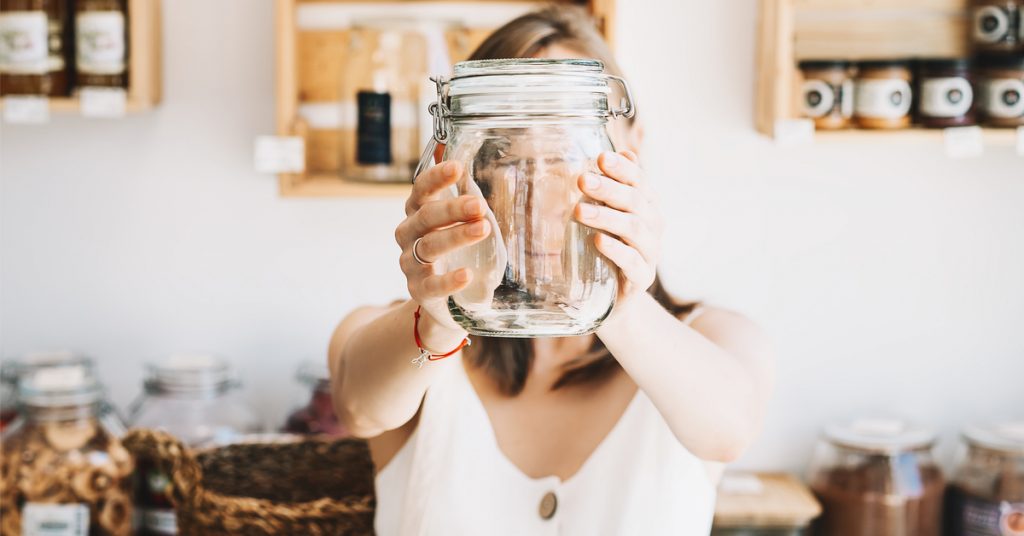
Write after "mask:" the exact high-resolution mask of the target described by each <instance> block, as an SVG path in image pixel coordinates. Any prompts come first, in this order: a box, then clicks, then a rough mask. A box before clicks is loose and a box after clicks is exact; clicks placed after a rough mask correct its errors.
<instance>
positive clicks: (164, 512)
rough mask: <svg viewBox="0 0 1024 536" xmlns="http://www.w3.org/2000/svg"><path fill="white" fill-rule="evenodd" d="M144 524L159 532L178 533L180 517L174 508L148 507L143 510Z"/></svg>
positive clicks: (147, 527)
mask: <svg viewBox="0 0 1024 536" xmlns="http://www.w3.org/2000/svg"><path fill="white" fill-rule="evenodd" d="M142 526H143V527H145V528H146V529H148V530H150V531H153V532H156V533H158V534H177V533H178V519H177V518H176V517H175V516H174V510H170V509H163V508H147V509H145V510H142Z"/></svg>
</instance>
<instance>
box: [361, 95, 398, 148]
mask: <svg viewBox="0 0 1024 536" xmlns="http://www.w3.org/2000/svg"><path fill="white" fill-rule="evenodd" d="M356 106H357V107H358V113H357V123H356V137H357V140H356V160H357V161H358V162H359V163H360V164H369V165H372V164H390V163H391V94H390V93H374V92H371V91H360V92H359V93H358V94H357V95H356Z"/></svg>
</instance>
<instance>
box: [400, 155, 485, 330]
mask: <svg viewBox="0 0 1024 536" xmlns="http://www.w3.org/2000/svg"><path fill="white" fill-rule="evenodd" d="M462 171H463V170H462V164H460V163H459V162H444V163H442V164H439V165H437V166H434V167H432V168H430V169H428V170H427V171H424V172H423V173H421V174H420V176H419V177H417V178H416V182H415V183H413V187H412V193H411V194H410V195H409V199H408V200H407V201H406V203H405V214H406V218H405V220H404V221H402V223H400V224H399V225H398V228H397V229H395V240H396V241H397V242H398V245H399V246H400V247H401V248H402V255H401V257H400V259H399V262H400V265H401V267H402V272H403V273H404V274H405V278H406V281H407V282H408V287H409V294H410V295H411V296H412V299H413V300H415V301H416V302H417V303H418V304H419V305H420V306H421V307H422V310H423V312H424V313H426V315H427V316H428V317H430V319H431V320H433V321H434V323H435V324H436V325H439V326H443V327H445V328H448V329H449V330H451V331H458V332H459V333H460V336H464V335H465V331H463V330H462V328H461V327H460V326H459V325H458V324H456V323H455V321H453V320H452V318H451V315H450V314H449V313H448V306H447V305H446V302H447V300H448V296H450V295H452V294H454V293H456V292H459V291H460V290H462V289H464V288H466V286H467V285H469V283H470V280H471V279H472V277H473V274H472V272H471V271H470V270H468V269H466V268H461V269H459V270H455V271H452V272H445V271H444V268H443V266H442V265H440V264H436V263H437V262H438V261H439V260H441V259H442V258H444V256H445V255H447V254H449V253H451V252H453V251H456V250H458V249H460V248H463V247H466V246H469V245H471V244H475V243H477V242H480V241H481V240H483V239H484V238H486V237H487V235H488V234H489V233H490V232H491V225H490V222H488V221H487V219H486V217H485V216H486V211H487V207H486V204H485V202H484V200H483V199H481V198H480V197H478V196H472V195H464V196H461V197H458V198H455V199H446V200H441V199H440V195H439V194H440V192H441V191H443V190H444V189H445V188H448V187H449V186H451V185H452V184H454V183H455V181H457V180H458V178H459V176H460V175H461V174H462ZM414 247H415V248H416V255H415V256H414V255H413V248H414ZM416 256H418V257H419V258H420V259H421V260H422V261H423V262H425V263H427V264H421V263H420V262H418V261H417V260H416ZM425 331H426V330H425ZM447 338H449V337H446V338H445V339H447ZM430 339H431V337H429V336H428V335H427V334H426V333H424V340H425V341H426V343H427V346H428V347H429V346H430ZM435 340H440V339H435ZM432 349H433V350H440V348H432Z"/></svg>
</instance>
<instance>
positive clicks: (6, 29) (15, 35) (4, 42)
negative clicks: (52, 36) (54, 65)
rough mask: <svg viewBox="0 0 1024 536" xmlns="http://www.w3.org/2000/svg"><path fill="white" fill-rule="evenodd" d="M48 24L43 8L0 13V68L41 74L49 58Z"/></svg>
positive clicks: (10, 71)
mask: <svg viewBox="0 0 1024 536" xmlns="http://www.w3.org/2000/svg"><path fill="white" fill-rule="evenodd" d="M48 37H49V28H48V25H47V22H46V13H44V12H42V11H9V12H6V13H2V14H0V72H2V73H7V74H43V73H45V72H46V71H47V63H48V58H49V45H48V40H49V39H48Z"/></svg>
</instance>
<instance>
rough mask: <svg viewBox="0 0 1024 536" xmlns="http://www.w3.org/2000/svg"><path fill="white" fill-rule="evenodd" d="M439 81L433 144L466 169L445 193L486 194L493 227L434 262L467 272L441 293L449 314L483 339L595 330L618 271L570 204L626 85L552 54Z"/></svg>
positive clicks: (626, 104) (461, 67)
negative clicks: (465, 280)
mask: <svg viewBox="0 0 1024 536" xmlns="http://www.w3.org/2000/svg"><path fill="white" fill-rule="evenodd" d="M436 81H437V97H438V102H437V103H436V104H432V105H431V110H432V113H434V114H435V132H434V138H433V141H436V142H437V143H442V144H444V145H445V151H444V157H443V159H444V160H453V161H459V162H462V164H463V166H464V170H465V172H464V174H463V176H462V177H461V178H459V180H458V182H457V183H456V185H455V186H454V187H453V189H452V191H450V192H449V193H450V194H452V195H474V196H479V197H481V198H483V199H484V201H485V202H486V205H487V215H486V217H487V219H488V220H489V222H490V224H491V234H490V236H488V237H487V238H485V239H484V240H483V241H481V242H478V243H477V244H474V245H472V246H470V247H467V248H463V249H460V250H459V251H457V252H455V253H453V254H451V255H449V256H448V257H447V258H446V259H442V261H441V263H442V265H446V266H447V269H448V270H455V269H459V268H469V269H470V270H471V271H472V273H473V276H472V280H471V281H470V283H469V286H468V287H466V288H465V289H464V290H462V291H460V292H458V293H456V294H455V295H453V296H451V297H450V298H449V300H448V308H449V310H450V311H451V314H452V317H453V318H454V319H455V321H456V322H458V323H459V324H461V325H462V326H463V327H464V328H465V329H466V330H467V331H469V333H471V334H474V335H482V336H499V337H538V336H569V335H581V334H585V333H590V332H592V331H594V330H595V329H597V327H598V326H599V325H600V324H601V322H602V321H603V320H604V319H605V318H606V317H607V316H608V314H609V313H610V312H611V309H612V305H613V304H614V302H615V297H616V291H617V278H618V270H617V268H616V267H615V266H614V265H613V264H611V263H610V262H609V261H608V260H607V259H605V258H604V257H603V256H602V255H600V254H599V253H598V251H597V248H596V246H595V244H594V239H595V237H596V236H597V234H598V232H597V231H595V230H594V229H592V228H590V227H587V226H584V225H582V224H580V223H578V222H576V221H575V220H574V219H573V212H574V209H575V207H576V205H577V204H578V203H579V202H580V201H583V200H584V197H583V194H582V192H581V191H580V189H579V187H578V185H577V184H578V180H579V178H580V176H581V175H582V174H583V173H587V172H590V173H600V171H599V169H598V166H597V157H598V155H600V153H601V152H603V151H611V150H613V147H612V143H611V141H610V139H609V137H608V133H607V130H606V124H607V122H608V120H609V119H610V118H616V117H632V116H633V113H634V106H633V102H632V98H631V96H630V95H629V90H628V88H627V86H626V82H625V81H624V80H623V79H621V78H619V77H616V76H611V75H607V74H605V73H604V65H603V64H602V63H601V62H600V61H596V60H550V59H505V60H482V61H467V62H461V63H458V64H457V65H456V66H455V73H454V76H453V77H452V78H451V79H450V80H449V79H443V78H438V79H436ZM612 82H617V83H618V84H620V85H621V86H622V88H623V91H624V95H625V96H624V97H623V98H622V101H623V102H622V105H621V107H619V108H612V107H610V106H609V97H610V95H611V93H612V87H611V83H612ZM433 150H434V149H433V143H431V144H430V145H428V147H427V150H426V151H425V152H424V153H423V160H422V161H421V163H420V164H421V168H423V167H425V166H426V165H428V164H429V163H430V162H432V161H433V157H432V155H433ZM416 175H418V173H417V174H416Z"/></svg>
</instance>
